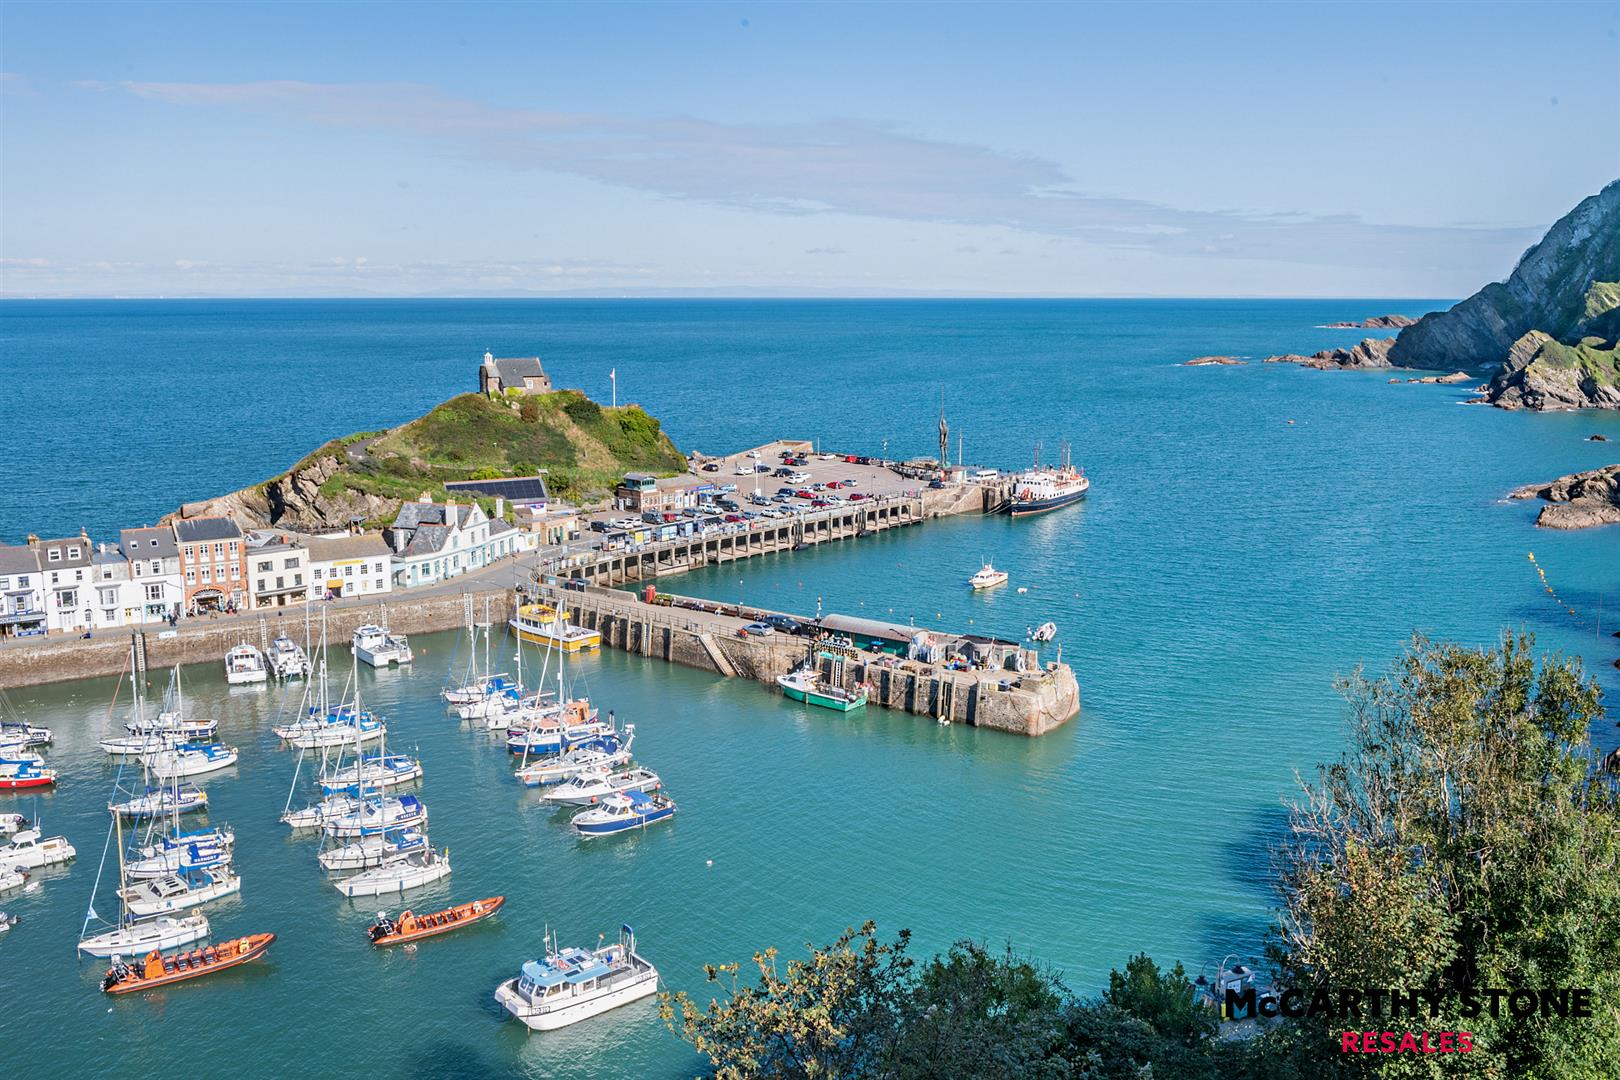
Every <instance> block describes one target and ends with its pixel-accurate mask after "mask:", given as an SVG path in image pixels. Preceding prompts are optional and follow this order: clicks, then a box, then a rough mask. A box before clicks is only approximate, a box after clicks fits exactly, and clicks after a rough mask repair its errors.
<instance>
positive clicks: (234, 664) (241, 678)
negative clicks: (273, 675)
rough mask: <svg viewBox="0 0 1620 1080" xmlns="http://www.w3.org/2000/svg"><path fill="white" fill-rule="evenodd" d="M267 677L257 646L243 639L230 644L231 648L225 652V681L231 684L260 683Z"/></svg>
mask: <svg viewBox="0 0 1620 1080" xmlns="http://www.w3.org/2000/svg"><path fill="white" fill-rule="evenodd" d="M269 677H270V676H269V671H268V669H267V668H266V667H265V664H264V654H263V653H262V652H260V651H259V649H258V646H256V645H249V644H248V643H247V642H245V641H244V642H242V643H241V644H240V645H233V646H231V650H230V651H229V652H227V653H226V654H225V681H226V682H228V683H230V684H231V685H232V686H245V685H247V684H249V683H262V682H264V681H265V680H266V679H267V678H269Z"/></svg>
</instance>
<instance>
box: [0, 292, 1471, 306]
mask: <svg viewBox="0 0 1620 1080" xmlns="http://www.w3.org/2000/svg"><path fill="white" fill-rule="evenodd" d="M531 300H539V301H568V300H873V301H882V300H1004V301H1027V300H1183V301H1194V300H1196V301H1220V300H1279V301H1281V300H1299V301H1304V300H1334V301H1340V300H1342V301H1354V302H1361V301H1368V302H1372V301H1377V302H1395V301H1403V302H1405V301H1425V302H1428V301H1433V302H1437V303H1446V304H1454V303H1456V302H1457V299H1455V298H1449V297H1433V296H1408V295H1401V294H1394V293H1390V294H1367V295H1361V296H1350V295H1339V294H1329V293H1292V294H1287V295H1281V294H1271V293H1191V294H1169V293H948V292H941V293H934V292H917V293H905V292H895V293H836V292H829V293H802V292H798V293H795V292H784V293H771V292H768V291H766V292H752V293H749V292H736V293H733V292H686V291H683V290H669V291H665V292H640V293H598V292H566V293H532V294H529V293H526V294H523V295H511V294H505V295H503V294H498V293H496V294H471V293H469V294H461V293H443V294H418V295H400V296H354V295H343V296H221V295H217V294H216V295H209V294H201V293H199V294H194V295H175V296H171V295H155V296H128V295H118V294H107V295H73V296H52V295H48V294H47V295H37V296H6V295H0V303H13V304H27V303H64V302H68V303H107V302H115V303H151V302H164V303H183V302H197V301H207V302H218V303H240V302H251V303H308V302H324V301H341V302H355V301H359V302H385V303H405V302H421V301H485V302H508V301H531Z"/></svg>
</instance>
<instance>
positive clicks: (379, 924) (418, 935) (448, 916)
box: [366, 896, 506, 946]
mask: <svg viewBox="0 0 1620 1080" xmlns="http://www.w3.org/2000/svg"><path fill="white" fill-rule="evenodd" d="M504 903H506V897H504V896H490V897H486V898H484V899H483V900H474V901H473V902H472V903H470V904H457V905H456V906H455V907H448V908H445V909H444V910H443V911H435V912H433V913H432V914H431V915H417V914H415V913H414V912H411V911H408V910H407V911H402V912H400V916H399V919H398V920H397V921H396V920H393V919H390V918H389V917H388V913H387V912H385V911H379V912H377V921H376V922H375V923H374V924H372V927H371V929H370V930H368V931H366V934H367V936H368V937H370V938H371V943H372V944H373V945H377V946H383V945H403V944H405V943H406V942H409V941H420V940H421V939H422V938H428V937H436V936H438V935H439V934H448V933H449V932H450V931H452V930H459V929H461V928H462V927H463V926H470V925H471V924H473V923H475V922H481V921H483V920H484V919H487V918H489V917H490V916H491V915H493V914H495V913H496V912H497V911H499V910H501V905H502V904H504Z"/></svg>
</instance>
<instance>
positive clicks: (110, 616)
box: [101, 608, 118, 623]
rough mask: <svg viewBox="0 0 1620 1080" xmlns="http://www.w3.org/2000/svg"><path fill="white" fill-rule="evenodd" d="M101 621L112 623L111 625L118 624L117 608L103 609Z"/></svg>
mask: <svg viewBox="0 0 1620 1080" xmlns="http://www.w3.org/2000/svg"><path fill="white" fill-rule="evenodd" d="M101 621H102V622H110V623H115V622H117V621H118V611H117V609H116V608H102V609H101Z"/></svg>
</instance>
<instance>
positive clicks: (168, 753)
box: [141, 743, 236, 780]
mask: <svg viewBox="0 0 1620 1080" xmlns="http://www.w3.org/2000/svg"><path fill="white" fill-rule="evenodd" d="M141 761H142V763H143V764H145V765H146V766H147V767H148V768H149V769H151V770H152V775H153V776H155V777H157V778H158V779H159V780H175V779H178V778H179V777H182V776H201V775H203V774H204V773H211V772H218V771H219V770H221V769H228V768H230V767H231V766H232V765H235V764H236V747H234V746H225V745H222V744H220V743H209V744H208V745H199V744H197V743H181V744H180V745H179V746H176V747H172V748H171V749H168V750H158V751H155V752H153V753H150V754H146V755H143V756H142V758H141Z"/></svg>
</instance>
